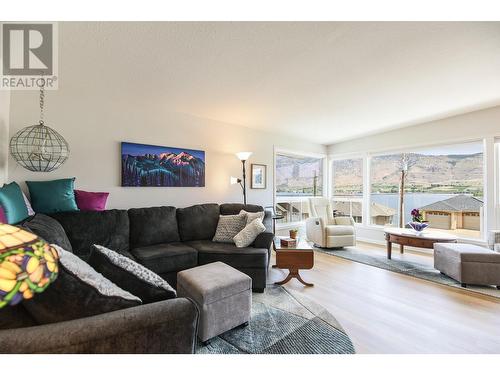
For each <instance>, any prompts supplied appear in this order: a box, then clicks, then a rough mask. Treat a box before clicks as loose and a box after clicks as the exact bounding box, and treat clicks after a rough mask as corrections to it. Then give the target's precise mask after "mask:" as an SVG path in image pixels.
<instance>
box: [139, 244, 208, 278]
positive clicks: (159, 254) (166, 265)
mask: <svg viewBox="0 0 500 375" xmlns="http://www.w3.org/2000/svg"><path fill="white" fill-rule="evenodd" d="M131 253H132V254H133V255H134V256H135V257H136V259H137V260H138V262H139V263H141V264H142V265H143V266H145V267H147V268H149V269H150V270H151V271H153V272H156V273H157V274H164V273H168V272H174V271H180V270H185V269H186V268H191V267H195V266H196V265H197V264H198V252H197V251H196V250H195V249H194V248H192V247H191V246H189V245H187V244H184V243H181V242H171V243H165V244H159V245H152V246H144V247H136V248H135V249H132V250H131Z"/></svg>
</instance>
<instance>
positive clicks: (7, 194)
mask: <svg viewBox="0 0 500 375" xmlns="http://www.w3.org/2000/svg"><path fill="white" fill-rule="evenodd" d="M0 206H2V207H3V210H4V212H5V217H6V218H7V223H8V224H17V223H19V222H21V221H23V220H24V219H26V218H27V217H28V216H29V215H28V208H26V203H25V202H24V197H23V193H22V191H21V188H20V187H19V185H18V184H17V183H16V182H11V183H10V184H5V185H3V187H2V188H1V189H0Z"/></svg>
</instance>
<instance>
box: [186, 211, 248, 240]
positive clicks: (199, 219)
mask: <svg viewBox="0 0 500 375" xmlns="http://www.w3.org/2000/svg"><path fill="white" fill-rule="evenodd" d="M238 212H239V211H238ZM238 212H236V214H237V213H238ZM218 222H219V205H218V204H215V203H208V204H199V205H196V206H191V207H186V208H178V209H177V223H178V225H179V234H180V236H181V241H195V240H211V239H212V238H213V237H214V235H215V230H216V229H217V223H218Z"/></svg>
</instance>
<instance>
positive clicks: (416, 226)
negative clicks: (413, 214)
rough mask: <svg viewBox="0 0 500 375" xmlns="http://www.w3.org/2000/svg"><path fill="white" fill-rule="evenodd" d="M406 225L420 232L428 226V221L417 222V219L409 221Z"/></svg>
mask: <svg viewBox="0 0 500 375" xmlns="http://www.w3.org/2000/svg"><path fill="white" fill-rule="evenodd" d="M408 225H409V226H410V227H411V228H412V229H413V230H414V231H416V232H422V231H423V230H424V229H425V228H427V227H428V226H429V224H428V223H419V222H418V221H410V222H409V223H408Z"/></svg>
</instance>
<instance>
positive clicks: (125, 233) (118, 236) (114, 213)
mask: <svg viewBox="0 0 500 375" xmlns="http://www.w3.org/2000/svg"><path fill="white" fill-rule="evenodd" d="M50 216H51V217H53V218H54V219H56V220H57V221H58V222H59V223H61V225H62V227H63V228H64V231H65V232H66V235H67V236H68V238H69V240H70V242H71V246H72V247H73V253H74V254H76V255H78V256H79V257H81V258H84V259H86V258H88V256H89V255H90V250H91V249H92V245H94V244H96V245H101V246H105V247H107V248H108V249H111V250H115V251H117V252H122V251H127V250H128V249H129V220H128V215H127V211H126V210H106V211H76V212H58V213H55V214H51V215H50Z"/></svg>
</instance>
